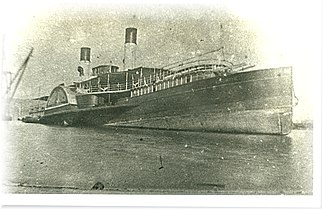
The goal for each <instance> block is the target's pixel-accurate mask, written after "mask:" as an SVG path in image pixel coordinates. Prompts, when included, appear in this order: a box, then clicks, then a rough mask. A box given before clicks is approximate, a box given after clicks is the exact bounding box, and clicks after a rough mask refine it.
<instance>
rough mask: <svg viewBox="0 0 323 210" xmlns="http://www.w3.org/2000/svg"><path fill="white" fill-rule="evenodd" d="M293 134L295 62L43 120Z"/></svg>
mask: <svg viewBox="0 0 323 210" xmlns="http://www.w3.org/2000/svg"><path fill="white" fill-rule="evenodd" d="M62 120H63V121H68V122H70V123H71V124H74V125H76V124H87V125H97V124H109V125H113V126H125V127H140V128H156V129H175V130H197V131H214V132H238V133H264V134H288V133H289V132H290V131H291V127H292V72H291V68H276V69H266V70H257V71H249V72H239V73H235V74H231V75H228V76H222V77H213V78H208V79H204V80H199V81H195V82H191V83H187V84H184V85H180V86H175V87H171V88H168V89H164V90H159V91H156V92H153V93H149V94H145V95H141V96H136V97H131V98H128V100H123V101H122V102H119V103H117V104H116V105H113V106H107V107H97V108H87V109H72V110H63V111H60V112H56V113H55V112H53V113H52V114H47V115H46V113H45V116H44V117H43V119H42V122H43V123H49V124H53V123H61V122H62Z"/></svg>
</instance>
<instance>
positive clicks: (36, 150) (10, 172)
mask: <svg viewBox="0 0 323 210" xmlns="http://www.w3.org/2000/svg"><path fill="white" fill-rule="evenodd" d="M8 132H9V134H10V136H9V137H8V138H7V142H6V145H5V149H6V153H5V154H6V155H5V158H6V160H5V165H6V178H5V180H4V185H5V188H6V189H7V192H10V193H136V194H147V193H148V194H312V131H311V130H293V132H292V133H291V134H290V135H288V136H271V135H245V134H216V133H199V132H176V131H161V130H144V129H124V128H108V127H100V128H73V127H57V126H46V125H40V124H25V123H22V122H17V121H16V122H14V121H13V122H9V123H8ZM97 182H101V183H102V184H103V185H104V189H103V190H93V189H92V187H93V185H94V184H95V183H97Z"/></svg>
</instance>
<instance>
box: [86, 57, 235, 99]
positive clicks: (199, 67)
mask: <svg viewBox="0 0 323 210" xmlns="http://www.w3.org/2000/svg"><path fill="white" fill-rule="evenodd" d="M213 61H214V62H210V60H199V61H192V62H188V63H185V65H181V64H178V66H171V67H169V68H167V69H165V70H168V71H160V72H158V73H156V74H154V75H150V76H149V77H144V76H142V77H139V78H138V79H135V80H130V81H129V80H128V83H116V84H95V85H91V86H89V87H87V88H84V89H85V91H87V92H88V93H102V92H122V91H129V90H130V91H131V96H132V97H134V96H140V95H143V94H147V93H151V92H155V91H159V90H163V89H167V88H170V87H174V86H178V85H183V84H186V83H189V82H193V81H197V80H202V79H206V78H210V77H215V76H216V75H219V74H221V73H222V74H223V73H225V72H227V71H228V70H229V69H230V67H228V66H226V65H225V64H227V63H225V64H224V63H223V62H222V63H219V62H218V61H216V60H213Z"/></svg>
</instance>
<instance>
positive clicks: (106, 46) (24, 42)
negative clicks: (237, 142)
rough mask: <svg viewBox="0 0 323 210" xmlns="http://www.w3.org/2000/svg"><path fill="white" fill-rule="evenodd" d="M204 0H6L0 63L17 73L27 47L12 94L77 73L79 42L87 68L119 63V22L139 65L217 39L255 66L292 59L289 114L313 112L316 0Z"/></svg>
mask: <svg viewBox="0 0 323 210" xmlns="http://www.w3.org/2000/svg"><path fill="white" fill-rule="evenodd" d="M210 2H211V1H209V2H208V1H193V3H194V4H184V3H183V2H182V1H169V2H166V4H164V2H157V3H147V2H141V3H140V2H139V3H137V4H130V2H127V1H125V2H122V1H121V3H120V2H118V3H117V2H112V3H111V2H107V1H77V3H76V1H52V2H50V1H28V2H25V3H24V2H20V3H19V7H17V6H16V3H17V2H15V1H13V2H11V1H10V2H8V3H6V4H5V7H3V9H4V10H3V11H1V14H2V15H3V16H2V17H1V19H2V23H1V25H2V31H1V35H2V40H3V41H2V44H1V47H2V49H3V51H2V53H1V55H2V58H3V59H2V61H3V62H2V66H3V69H5V70H10V71H11V72H16V71H17V70H18V69H19V66H20V65H21V64H22V62H23V61H24V59H25V57H26V56H27V54H28V52H29V50H30V49H31V48H32V47H33V48H34V52H33V56H32V58H31V59H30V61H29V63H28V66H27V68H26V71H25V74H24V76H23V78H22V81H21V84H20V86H19V87H18V90H17V93H16V95H15V97H16V98H34V97H38V96H40V95H49V93H50V91H51V90H52V89H53V88H54V87H55V86H57V85H58V84H61V83H63V82H64V83H65V84H71V83H72V82H73V81H75V80H77V79H78V78H77V75H78V72H77V66H78V65H79V54H80V48H81V47H90V48H91V49H92V63H91V66H92V67H94V66H96V65H102V64H108V63H110V62H112V63H113V64H115V65H118V66H120V67H122V59H123V48H124V33H125V29H126V28H127V27H136V28H137V29H138V39H137V43H138V49H137V50H138V51H137V57H136V64H137V65H138V66H147V67H163V66H165V65H167V64H169V63H170V62H175V61H178V60H181V59H185V58H189V57H192V56H194V55H197V54H199V53H204V52H208V51H211V50H214V49H217V48H219V47H220V46H224V47H225V52H226V53H227V54H228V55H230V56H231V55H234V57H232V56H231V57H230V58H233V59H234V60H235V61H246V62H248V63H251V64H256V65H257V68H272V67H281V66H292V68H293V81H294V90H295V95H296V96H297V98H298V99H299V103H298V105H297V106H296V107H295V108H294V110H295V112H294V118H295V119H294V121H301V120H307V119H312V115H313V113H314V103H315V100H317V95H318V94H320V90H321V86H320V79H321V72H320V70H321V59H322V16H321V13H322V3H321V2H320V1H319V0H317V1H316V0H310V1H286V0H285V1H284V0H283V1H275V0H271V1H266V0H265V1H251V0H248V1H246V0H242V1H233V0H232V1H231V0H229V1H212V3H210ZM8 20H10V21H8ZM221 25H222V27H221ZM39 87H40V88H39Z"/></svg>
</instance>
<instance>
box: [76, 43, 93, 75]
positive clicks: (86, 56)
mask: <svg viewBox="0 0 323 210" xmlns="http://www.w3.org/2000/svg"><path fill="white" fill-rule="evenodd" d="M90 64H91V48H89V47H82V48H81V54H80V65H79V67H78V68H77V71H78V72H79V76H80V77H82V76H87V77H90V76H91V72H90V71H91V66H90Z"/></svg>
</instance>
